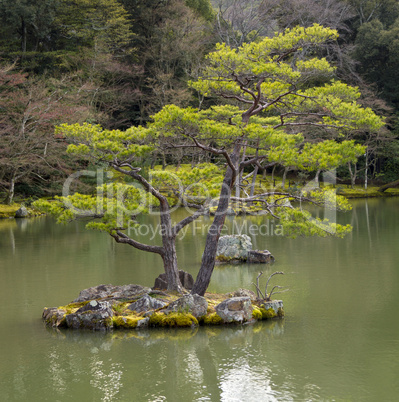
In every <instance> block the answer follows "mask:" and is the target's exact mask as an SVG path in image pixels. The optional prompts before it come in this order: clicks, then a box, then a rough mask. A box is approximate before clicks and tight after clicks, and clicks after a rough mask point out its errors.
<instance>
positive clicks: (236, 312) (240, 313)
mask: <svg viewBox="0 0 399 402" xmlns="http://www.w3.org/2000/svg"><path fill="white" fill-rule="evenodd" d="M252 310H253V308H252V303H251V299H250V298H249V297H232V298H231V299H227V300H224V301H222V302H221V303H220V304H218V305H217V306H216V312H217V313H218V315H219V316H220V317H221V318H222V320H223V321H224V322H225V323H231V322H236V323H243V322H246V321H250V320H251V319H252Z"/></svg>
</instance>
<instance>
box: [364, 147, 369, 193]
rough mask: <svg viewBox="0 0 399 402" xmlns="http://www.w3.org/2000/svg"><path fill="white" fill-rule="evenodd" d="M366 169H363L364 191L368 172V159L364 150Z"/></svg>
mask: <svg viewBox="0 0 399 402" xmlns="http://www.w3.org/2000/svg"><path fill="white" fill-rule="evenodd" d="M365 156H366V167H365V169H364V189H365V190H367V175H368V170H369V159H368V152H367V150H366V155H365Z"/></svg>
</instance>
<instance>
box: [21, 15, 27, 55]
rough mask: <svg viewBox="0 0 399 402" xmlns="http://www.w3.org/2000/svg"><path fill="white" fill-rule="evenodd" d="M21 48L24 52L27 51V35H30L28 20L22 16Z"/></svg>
mask: <svg viewBox="0 0 399 402" xmlns="http://www.w3.org/2000/svg"><path fill="white" fill-rule="evenodd" d="M21 31H22V35H21V50H22V53H26V42H27V36H28V31H27V28H26V22H25V20H24V19H23V18H21Z"/></svg>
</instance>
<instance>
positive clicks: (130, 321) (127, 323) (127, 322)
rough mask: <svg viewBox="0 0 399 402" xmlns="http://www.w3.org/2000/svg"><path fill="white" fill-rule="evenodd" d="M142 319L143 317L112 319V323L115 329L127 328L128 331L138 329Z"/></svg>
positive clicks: (117, 317)
mask: <svg viewBox="0 0 399 402" xmlns="http://www.w3.org/2000/svg"><path fill="white" fill-rule="evenodd" d="M142 319H143V317H129V316H125V317H123V316H114V317H112V321H113V324H114V327H115V328H127V329H132V328H136V327H137V323H138V322H139V321H140V320H142Z"/></svg>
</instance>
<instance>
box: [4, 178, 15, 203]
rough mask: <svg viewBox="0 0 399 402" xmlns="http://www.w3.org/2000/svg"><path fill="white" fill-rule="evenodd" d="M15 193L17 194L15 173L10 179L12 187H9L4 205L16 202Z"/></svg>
mask: <svg viewBox="0 0 399 402" xmlns="http://www.w3.org/2000/svg"><path fill="white" fill-rule="evenodd" d="M14 192H15V173H14V174H13V175H12V177H11V179H10V185H9V187H8V194H7V197H6V199H5V200H4V203H5V204H7V205H11V204H12V202H13V200H14Z"/></svg>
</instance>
